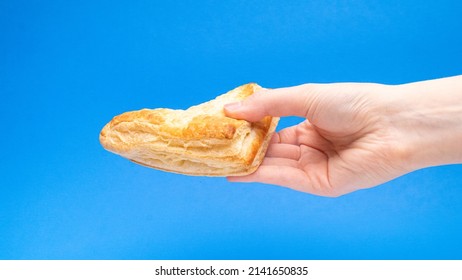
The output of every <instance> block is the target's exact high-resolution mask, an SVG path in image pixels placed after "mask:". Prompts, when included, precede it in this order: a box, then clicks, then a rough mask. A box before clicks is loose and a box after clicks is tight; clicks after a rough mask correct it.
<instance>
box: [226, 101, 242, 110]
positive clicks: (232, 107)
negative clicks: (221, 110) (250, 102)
mask: <svg viewBox="0 0 462 280" xmlns="http://www.w3.org/2000/svg"><path fill="white" fill-rule="evenodd" d="M241 107H242V102H234V103H229V104H226V105H225V110H227V111H237V110H239V109H240V108H241Z"/></svg>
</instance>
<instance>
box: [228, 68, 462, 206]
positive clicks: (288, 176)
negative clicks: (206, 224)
mask: <svg viewBox="0 0 462 280" xmlns="http://www.w3.org/2000/svg"><path fill="white" fill-rule="evenodd" d="M225 113H226V114H227V115H228V116H230V117H233V118H237V119H245V120H248V121H258V120H260V119H261V118H263V117H264V116H267V115H269V116H277V117H283V116H300V117H303V118H305V119H306V120H305V121H303V122H302V123H300V124H298V125H295V126H292V127H288V128H285V129H283V130H281V131H279V132H277V133H275V135H274V136H273V138H272V141H271V144H270V146H269V148H268V151H267V153H266V156H265V159H264V160H263V163H262V164H261V166H260V167H259V168H258V169H257V171H256V172H254V173H253V174H250V175H247V176H241V177H228V180H229V181H231V182H262V183H267V184H273V185H279V186H284V187H288V188H292V189H295V190H298V191H303V192H307V193H311V194H315V195H321V196H333V197H335V196H340V195H344V194H347V193H350V192H353V191H356V190H359V189H365V188H370V187H374V186H377V185H379V184H382V183H384V182H387V181H389V180H392V179H394V178H396V177H399V176H402V175H404V174H406V173H409V172H411V171H414V170H417V169H420V168H424V167H430V166H437V165H445V164H460V163H462V76H455V77H449V78H442V79H435V80H429V81H422V82H416V83H409V84H402V85H383V84H372V83H333V84H305V85H300V86H295V87H288V88H278V89H273V90H264V91H261V92H257V93H255V94H254V95H252V96H250V97H249V98H247V99H246V100H244V101H242V102H239V103H232V104H228V105H226V106H225Z"/></svg>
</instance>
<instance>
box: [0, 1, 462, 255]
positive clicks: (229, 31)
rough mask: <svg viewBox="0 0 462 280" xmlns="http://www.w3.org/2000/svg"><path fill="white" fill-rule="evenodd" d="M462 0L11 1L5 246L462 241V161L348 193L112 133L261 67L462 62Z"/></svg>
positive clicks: (1, 46) (322, 247)
mask: <svg viewBox="0 0 462 280" xmlns="http://www.w3.org/2000/svg"><path fill="white" fill-rule="evenodd" d="M164 2H171V3H164ZM461 11H462V2H461V1H456V0H455V1H444V0H440V1H402V0H399V1H380V0H377V1H249V0H245V1H23V0H15V1H8V0H3V1H0V35H1V36H0V94H1V99H0V117H1V121H2V122H1V138H0V147H1V150H2V151H1V156H0V172H1V176H0V191H1V193H0V258H2V259H409V258H412V259H460V258H462V202H461V201H462V186H461V185H462V175H461V174H462V166H460V165H459V166H457V165H453V166H444V167H436V168H430V169H424V170H420V171H417V172H414V173H412V174H409V175H407V176H404V177H401V178H398V179H396V180H394V181H391V182H389V183H386V184H384V185H382V186H379V187H377V188H373V189H370V190H364V191H359V192H356V193H353V194H350V195H346V196H343V197H340V198H334V199H332V198H322V197H316V196H312V195H309V194H304V193H299V192H295V191H291V190H288V189H284V188H279V187H275V186H269V185H263V184H232V183H229V182H227V181H226V180H225V179H223V178H205V177H187V176H182V175H175V174H169V173H164V172H160V171H156V170H152V169H148V168H144V167H141V166H138V165H135V164H133V163H130V162H129V161H127V160H125V159H123V158H121V157H118V156H116V155H114V154H111V153H109V152H107V151H105V150H104V149H103V148H102V147H101V146H100V144H99V141H98V135H99V132H100V130H101V128H102V127H103V125H104V124H105V123H106V122H108V121H109V120H110V119H111V118H112V117H113V116H114V115H117V114H120V113H122V112H125V111H129V110H135V109H141V108H144V107H150V108H156V107H169V108H187V107H189V106H191V105H194V104H197V103H201V102H203V101H206V100H209V99H211V98H213V97H214V96H216V95H217V94H220V93H224V92H226V91H227V90H229V89H232V88H234V87H236V86H238V85H241V84H244V83H247V82H258V83H259V84H261V85H262V86H265V87H283V86H291V85H297V84H302V83H307V82H340V81H355V82H379V83H390V84H399V83H405V82H411V81H416V80H424V79H432V78H439V77H444V76H451V75H457V74H461V73H462V47H461V46H462V19H461ZM298 121H299V119H297V118H285V119H283V120H282V121H281V123H280V125H279V129H280V128H283V127H286V126H288V125H292V124H294V123H297V122H298Z"/></svg>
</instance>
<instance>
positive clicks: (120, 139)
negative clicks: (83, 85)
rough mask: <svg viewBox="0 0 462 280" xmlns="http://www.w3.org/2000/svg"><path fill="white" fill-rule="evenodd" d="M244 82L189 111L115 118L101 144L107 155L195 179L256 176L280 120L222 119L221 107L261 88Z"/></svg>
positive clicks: (144, 112)
mask: <svg viewBox="0 0 462 280" xmlns="http://www.w3.org/2000/svg"><path fill="white" fill-rule="evenodd" d="M260 88H261V87H259V86H258V85H257V84H246V85H243V86H240V87H238V88H236V89H234V90H232V91H230V92H228V93H226V94H223V95H221V96H218V97H217V98H216V99H214V100H211V101H208V102H205V103H202V104H199V105H197V106H193V107H191V108H189V109H187V110H171V109H163V108H161V109H152V110H151V109H142V110H139V111H133V112H126V113H123V114H121V115H119V116H116V117H114V118H113V119H112V120H111V121H110V122H109V123H108V124H107V125H106V126H105V127H104V128H103V130H102V131H101V133H100V142H101V144H102V145H103V147H104V148H105V149H107V150H109V151H111V152H114V153H116V154H119V155H121V156H123V157H126V158H128V159H130V160H131V161H133V162H136V163H139V164H141V165H145V166H148V167H152V168H156V169H160V170H164V171H169V172H175V173H181V174H188V175H197V176H231V175H233V176H237V175H246V174H250V173H252V172H254V171H255V170H256V168H258V166H259V165H260V163H261V161H262V160H263V156H264V154H265V152H266V149H267V146H268V144H269V140H270V139H271V136H272V133H273V132H274V131H275V129H276V125H277V122H278V118H272V117H265V118H263V119H262V120H261V121H258V122H254V123H249V122H247V121H244V120H236V119H232V118H229V117H226V116H225V115H224V112H223V106H224V105H225V104H227V103H232V102H236V101H240V100H243V99H245V98H246V97H248V96H250V95H251V94H253V93H254V92H255V91H257V90H259V89H260Z"/></svg>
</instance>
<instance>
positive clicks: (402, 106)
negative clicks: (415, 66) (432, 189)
mask: <svg viewBox="0 0 462 280" xmlns="http://www.w3.org/2000/svg"><path fill="white" fill-rule="evenodd" d="M391 88H392V89H393V90H392V94H390V96H389V97H390V100H391V103H389V104H388V106H393V108H394V109H393V110H391V111H392V112H389V113H392V114H391V115H390V114H388V117H389V118H390V122H391V125H392V126H393V127H395V128H396V135H397V137H398V139H397V141H398V142H399V143H401V145H402V146H401V148H402V151H403V155H404V157H403V158H404V162H405V165H406V166H407V168H408V169H409V170H416V169H420V168H424V167H428V166H436V165H444V164H454V163H462V76H458V77H451V78H445V79H438V80H432V81H425V82H419V83H411V84H404V85H399V86H392V87H391Z"/></svg>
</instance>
